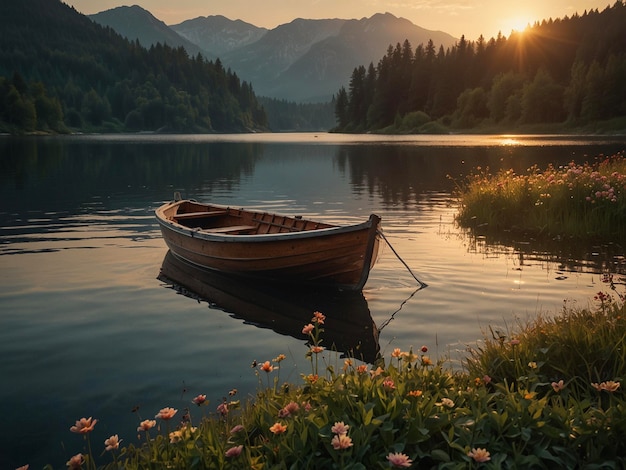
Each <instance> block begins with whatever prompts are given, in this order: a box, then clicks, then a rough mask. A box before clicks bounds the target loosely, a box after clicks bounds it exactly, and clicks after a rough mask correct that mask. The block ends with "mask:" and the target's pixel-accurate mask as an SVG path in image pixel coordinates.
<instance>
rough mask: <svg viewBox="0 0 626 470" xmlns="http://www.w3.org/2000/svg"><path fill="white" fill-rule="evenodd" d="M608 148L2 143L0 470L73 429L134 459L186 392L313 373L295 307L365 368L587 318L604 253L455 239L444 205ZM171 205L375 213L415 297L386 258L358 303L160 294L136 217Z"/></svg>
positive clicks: (624, 143) (172, 139)
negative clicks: (456, 192) (535, 325)
mask: <svg viewBox="0 0 626 470" xmlns="http://www.w3.org/2000/svg"><path fill="white" fill-rule="evenodd" d="M624 149H626V139H623V138H622V139H620V138H591V137H587V138H579V139H572V138H570V137H560V136H547V137H546V136H542V137H518V136H493V137H484V136H470V137H468V136H445V137H432V136H428V137H392V138H383V137H380V136H344V135H326V134H284V135H282V134H281V135H245V136H239V135H238V136H84V137H79V136H73V137H60V138H38V139H14V138H0V167H1V170H2V171H1V172H0V195H1V196H2V200H3V201H5V204H4V205H3V206H2V208H0V319H1V324H2V328H0V358H1V359H0V377H1V379H0V416H2V418H3V419H2V422H3V425H2V426H0V433H3V434H4V435H3V436H1V438H0V468H15V467H16V466H18V465H23V464H26V463H30V464H31V468H41V467H42V465H43V464H44V463H52V464H53V465H54V466H55V468H63V467H64V465H65V462H66V461H67V460H68V458H69V457H70V456H72V455H74V454H75V453H77V452H81V451H83V450H84V449H83V445H84V441H83V439H82V438H81V437H80V436H77V435H73V434H72V433H70V431H69V428H70V426H71V425H72V424H74V421H75V420H77V419H79V418H81V417H89V416H93V417H94V418H97V419H98V420H99V422H98V424H97V425H96V430H95V431H94V433H93V435H92V445H93V446H94V450H95V452H96V454H99V453H100V451H101V450H103V449H104V445H103V442H104V440H105V439H106V438H107V437H109V436H110V435H111V434H119V436H120V438H122V439H124V443H125V444H130V443H133V442H135V441H136V438H137V437H136V432H135V429H136V427H137V425H138V423H139V421H140V420H141V419H146V418H152V417H153V416H154V415H155V414H156V413H157V412H158V410H159V409H160V408H162V407H165V406H172V407H174V408H177V409H179V410H180V411H179V414H182V410H184V409H185V408H186V407H189V406H191V404H190V400H191V399H192V398H193V397H194V396H195V395H197V394H200V393H203V394H207V396H208V398H209V399H210V400H211V405H210V409H211V410H213V409H214V407H215V406H217V404H219V402H220V401H221V400H222V397H224V396H226V395H227V394H228V391H229V390H231V389H232V388H237V389H238V390H239V393H238V396H239V398H241V399H242V400H244V401H245V399H246V397H247V396H249V395H251V394H253V393H254V390H255V389H256V387H257V385H258V383H259V379H258V377H257V376H256V375H255V370H253V369H252V368H251V367H250V364H251V363H252V361H254V360H257V361H265V360H270V359H272V358H274V357H276V356H277V355H278V354H281V353H282V354H286V356H287V360H286V361H284V362H283V363H282V364H281V369H280V380H281V382H282V381H286V380H288V381H294V382H298V381H299V377H300V374H301V373H309V372H310V371H311V366H310V364H309V363H308V362H307V361H306V360H305V358H304V354H305V352H306V345H305V340H304V339H303V338H302V337H301V335H300V331H299V330H300V329H301V327H302V325H303V324H304V323H305V322H308V317H309V315H310V314H311V313H312V312H313V310H321V311H323V312H324V313H326V314H327V316H328V320H327V331H328V335H329V337H330V335H333V336H332V337H333V341H335V340H336V342H337V343H338V344H343V345H347V346H346V347H352V346H354V345H356V344H359V343H362V344H363V350H362V352H363V354H369V353H370V352H371V351H374V350H375V349H376V348H378V349H379V350H380V352H381V353H382V354H385V353H386V354H387V356H388V355H389V353H390V352H391V350H392V349H393V348H394V347H399V348H402V349H408V348H409V347H411V346H413V347H416V348H417V347H420V346H422V345H427V346H429V348H430V349H431V352H432V353H433V356H439V357H444V356H450V357H452V358H453V360H454V361H458V359H459V357H462V353H463V351H464V350H465V349H466V348H467V346H468V345H472V344H474V343H475V342H476V341H477V340H480V338H482V336H483V333H484V332H486V331H487V330H488V327H489V326H495V327H497V328H500V329H502V330H506V329H507V328H513V327H514V326H515V325H516V324H517V323H518V322H523V321H525V320H526V319H527V318H532V317H533V316H536V315H537V314H538V313H542V312H548V313H550V314H551V313H555V312H557V311H558V310H559V309H560V308H561V307H562V306H563V303H564V301H565V302H567V304H570V305H581V306H586V305H588V303H589V302H590V299H591V298H592V297H593V295H594V294H595V293H596V292H597V291H599V290H607V286H606V285H604V284H602V282H601V274H602V273H621V272H623V270H624V262H623V256H622V255H623V254H624V253H623V251H622V250H621V249H620V248H619V247H615V246H612V245H605V246H566V245H564V244H562V243H555V244H554V245H553V246H551V245H550V244H547V245H540V244H537V243H536V242H534V241H532V240H519V239H518V240H506V239H503V240H501V241H499V243H498V244H493V243H490V242H489V243H488V241H487V240H484V239H475V238H472V237H470V236H468V235H467V234H465V233H464V232H463V231H461V230H460V229H458V228H457V227H456V226H455V224H454V215H455V212H456V206H455V203H454V200H453V199H452V191H453V189H454V187H455V181H461V180H462V178H463V177H464V176H465V175H467V174H468V173H470V172H471V171H472V170H473V169H474V168H476V167H478V166H481V167H483V168H484V167H490V168H491V169H493V170H496V169H498V168H514V169H516V170H518V171H523V170H524V169H526V168H527V167H529V166H530V165H532V164H534V163H537V164H539V166H540V167H543V166H545V165H546V164H547V163H549V162H552V163H556V164H560V163H567V162H569V161H571V160H575V161H578V162H583V161H585V160H590V159H592V157H593V156H595V155H598V154H612V153H614V152H616V151H621V150H624ZM174 191H180V192H181V193H182V194H183V196H185V197H190V198H195V199H198V200H202V201H213V202H217V203H222V204H228V205H234V206H252V207H255V208H259V209H266V210H269V211H276V212H282V213H287V214H300V215H303V216H306V217H312V218H315V219H319V220H322V221H327V222H332V223H341V224H343V223H351V222H355V221H360V220H364V219H366V218H367V217H368V215H369V214H370V213H371V212H376V213H378V214H379V215H381V216H382V218H383V227H384V230H385V234H386V236H387V238H388V240H389V241H390V242H391V244H392V245H393V247H394V248H395V249H396V251H397V252H398V253H399V254H400V255H401V257H402V258H403V260H404V261H405V262H406V263H407V264H408V265H409V266H410V267H411V269H412V271H413V272H414V274H415V275H416V276H417V277H418V278H419V279H420V280H422V281H423V282H425V283H427V284H428V287H427V288H426V289H423V290H419V291H417V292H416V289H417V287H418V285H417V283H416V281H415V280H414V279H413V277H412V276H411V274H410V273H409V272H408V271H407V270H406V269H405V268H404V266H403V265H402V263H401V262H400V261H399V260H398V258H396V256H395V255H394V254H393V252H392V251H391V250H390V249H389V248H387V249H385V250H383V252H382V255H381V257H380V260H379V262H378V264H377V265H376V266H375V268H374V270H373V271H372V273H371V275H370V278H369V281H368V283H367V284H366V286H365V289H364V291H363V295H362V296H357V297H346V296H337V298H335V297H334V296H329V295H324V294H322V293H319V292H312V291H304V292H291V291H289V292H288V291H287V290H282V291H281V289H275V288H267V287H264V286H260V285H253V284H251V283H248V284H247V285H234V286H233V285H227V284H223V283H222V284H219V283H217V284H213V282H214V280H203V279H199V278H198V276H196V277H195V278H194V279H191V280H190V278H189V277H187V278H186V279H177V281H179V282H172V279H171V277H172V276H174V277H176V276H179V277H180V276H182V274H181V273H180V271H177V270H176V269H175V268H176V266H174V268H172V266H171V265H170V264H169V263H168V257H167V256H166V255H167V248H166V246H165V244H164V242H163V241H162V239H161V236H160V232H159V230H158V227H157V224H156V221H155V219H154V215H153V211H154V209H155V208H156V207H158V206H159V205H160V204H162V203H163V202H164V201H166V200H169V199H170V198H171V197H172V194H173V192H174ZM161 268H164V269H165V270H166V272H169V273H170V278H164V277H162V276H161V277H160V278H158V276H159V273H160V271H161ZM171 269H174V271H172V270H171ZM172 273H173V274H172ZM180 281H187V284H188V285H187V286H186V287H190V286H189V283H192V284H193V283H195V284H194V286H195V288H196V291H198V290H199V289H205V290H204V294H206V295H209V296H210V298H209V300H210V301H209V302H207V301H204V300H202V299H201V298H200V297H199V296H198V295H196V294H194V293H192V292H190V290H189V289H184V288H181V283H182V282H180ZM205 281H206V282H205ZM216 282H217V281H216ZM220 282H221V281H220ZM206 295H205V297H206ZM290 305H291V306H292V307H289V306H290ZM225 310H226V311H225ZM264 319H265V321H264ZM259 323H263V324H261V325H260V324H259ZM333 323H334V325H333ZM373 325H375V328H374V327H373ZM376 329H379V330H380V332H379V336H378V341H376V335H375V331H376ZM326 357H327V358H328V360H329V361H331V362H334V361H337V359H336V356H333V355H326ZM263 383H265V382H263ZM137 406H138V411H135V412H132V411H131V410H132V409H133V408H136V407H137ZM191 411H192V417H193V412H194V411H195V410H193V409H192V410H191ZM101 444H102V445H101ZM101 462H104V460H103V461H101Z"/></svg>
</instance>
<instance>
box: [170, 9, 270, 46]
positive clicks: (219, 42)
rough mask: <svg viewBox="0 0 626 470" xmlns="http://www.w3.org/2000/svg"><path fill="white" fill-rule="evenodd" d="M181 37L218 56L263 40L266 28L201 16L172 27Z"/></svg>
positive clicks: (218, 16) (216, 17)
mask: <svg viewBox="0 0 626 470" xmlns="http://www.w3.org/2000/svg"><path fill="white" fill-rule="evenodd" d="M170 28H172V29H173V30H174V31H176V32H177V33H178V34H179V35H180V36H182V37H183V38H185V39H187V40H189V41H190V42H192V43H194V44H196V45H197V46H199V47H200V48H201V49H203V50H205V51H210V52H211V53H212V54H214V55H216V56H220V55H222V54H224V53H228V52H231V51H233V50H235V49H239V48H241V47H245V46H247V45H249V44H252V43H254V42H256V41H258V40H259V39H261V38H262V37H263V36H264V35H265V33H267V29H266V28H259V27H257V26H254V25H252V24H250V23H246V22H244V21H241V20H230V19H228V18H226V17H225V16H222V15H215V16H200V17H198V18H194V19H192V20H187V21H183V22H182V23H179V24H175V25H171V26H170Z"/></svg>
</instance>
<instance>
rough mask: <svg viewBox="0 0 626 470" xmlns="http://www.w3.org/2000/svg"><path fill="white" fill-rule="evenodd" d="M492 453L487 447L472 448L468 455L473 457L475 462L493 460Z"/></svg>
mask: <svg viewBox="0 0 626 470" xmlns="http://www.w3.org/2000/svg"><path fill="white" fill-rule="evenodd" d="M490 455H491V454H490V453H489V451H488V450H487V449H472V450H471V451H470V452H468V453H467V456H468V457H471V458H473V459H474V461H475V462H487V461H489V460H491V457H490Z"/></svg>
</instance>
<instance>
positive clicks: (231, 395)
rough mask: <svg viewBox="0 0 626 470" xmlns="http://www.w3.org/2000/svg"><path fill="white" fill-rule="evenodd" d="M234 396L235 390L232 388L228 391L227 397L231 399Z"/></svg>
mask: <svg viewBox="0 0 626 470" xmlns="http://www.w3.org/2000/svg"><path fill="white" fill-rule="evenodd" d="M235 395H237V389H236V388H233V389H231V390H229V391H228V396H229V397H233V396H235Z"/></svg>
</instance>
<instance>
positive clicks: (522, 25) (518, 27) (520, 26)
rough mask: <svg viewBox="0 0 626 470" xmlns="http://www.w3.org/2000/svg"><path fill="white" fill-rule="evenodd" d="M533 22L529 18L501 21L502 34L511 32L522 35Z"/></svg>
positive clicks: (520, 17)
mask: <svg viewBox="0 0 626 470" xmlns="http://www.w3.org/2000/svg"><path fill="white" fill-rule="evenodd" d="M534 21H535V20H533V19H531V17H530V16H515V17H511V18H507V19H504V20H503V21H502V34H506V35H508V34H509V33H511V32H512V31H517V32H518V33H523V32H524V30H526V28H527V27H529V26H532V24H533V23H534Z"/></svg>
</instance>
